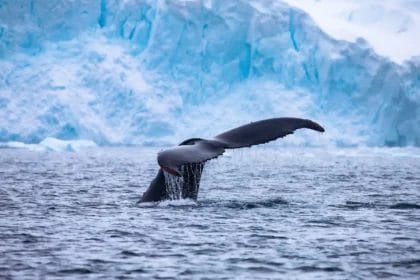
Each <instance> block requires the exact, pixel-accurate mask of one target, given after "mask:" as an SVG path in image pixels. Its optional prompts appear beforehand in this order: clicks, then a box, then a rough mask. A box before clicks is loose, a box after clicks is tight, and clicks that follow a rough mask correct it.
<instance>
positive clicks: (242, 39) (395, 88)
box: [0, 0, 420, 146]
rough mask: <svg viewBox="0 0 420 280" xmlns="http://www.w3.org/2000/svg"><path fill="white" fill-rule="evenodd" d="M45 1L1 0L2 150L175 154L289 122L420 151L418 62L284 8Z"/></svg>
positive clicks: (337, 136) (308, 140)
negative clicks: (144, 147) (17, 146)
mask: <svg viewBox="0 0 420 280" xmlns="http://www.w3.org/2000/svg"><path fill="white" fill-rule="evenodd" d="M18 2H19V3H18ZM45 3H46V2H45V1H25V2H23V1H22V2H20V1H2V2H0V57H1V58H0V69H2V71H1V72H0V141H4V142H6V141H23V142H29V143H37V142H40V141H41V140H43V139H44V138H46V137H56V138H59V139H63V140H73V139H87V140H93V141H94V142H96V143H97V144H161V143H172V144H174V143H176V142H178V141H180V140H182V139H183V138H186V137H191V136H201V137H208V136H212V135H214V134H216V133H218V132H220V131H223V130H224V129H228V128H231V127H233V126H235V125H240V124H243V123H244V122H247V121H251V120H255V119H261V118H265V117H274V116H297V117H308V118H313V119H315V120H318V121H319V122H321V123H322V124H324V125H325V126H326V129H327V132H328V133H326V134H325V135H323V136H322V137H320V136H318V135H314V133H312V134H311V133H308V134H305V133H298V136H294V137H290V138H289V139H287V140H286V141H285V142H286V143H287V144H293V143H298V144H300V145H301V144H315V145H325V144H334V145H359V144H361V145H365V144H367V145H417V146H419V145H420V127H419V120H420V111H419V110H420V109H419V108H420V106H419V105H420V104H419V103H420V78H419V75H420V61H418V60H417V61H416V60H411V61H409V62H407V63H405V64H404V65H398V64H395V63H394V62H392V61H391V60H388V59H387V58H384V57H381V56H379V55H377V54H376V53H375V52H374V51H373V50H372V49H371V48H370V47H369V46H368V45H367V44H366V43H365V42H364V41H363V40H358V41H356V42H355V43H351V42H346V41H339V40H335V39H333V38H331V37H329V36H328V35H326V34H325V33H324V32H323V31H322V30H321V29H320V28H319V27H317V26H316V25H315V23H314V22H313V21H312V20H311V18H310V17H308V16H307V15H306V14H305V13H304V12H303V11H301V10H299V9H295V8H292V7H290V6H288V5H287V4H284V3H282V2H280V1H245V0H244V1H222V0H220V1H217V0H215V1H198V0H197V1H181V0H178V1H169V0H168V1H146V0H139V1H117V0H114V1H113V0H102V1H86V0H74V1H58V0H57V1H48V3H49V4H48V5H46V4H45ZM302 134H304V137H299V135H301V136H302Z"/></svg>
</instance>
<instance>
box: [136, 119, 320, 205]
mask: <svg viewBox="0 0 420 280" xmlns="http://www.w3.org/2000/svg"><path fill="white" fill-rule="evenodd" d="M301 128H307V129H312V130H315V131H319V132H324V131H325V130H324V128H323V127H322V126H320V125H319V124H317V123H316V122H313V121H311V120H307V119H299V118H273V119H266V120H261V121H257V122H252V123H249V124H246V125H243V126H240V127H237V128H234V129H231V130H228V131H226V132H224V133H222V134H219V135H217V136H215V137H214V139H210V140H207V139H201V138H191V139H188V140H185V141H183V142H182V143H181V144H180V145H179V146H177V147H174V148H171V149H167V150H164V151H162V152H160V153H159V154H158V158H157V160H158V164H159V166H160V167H161V170H159V173H158V175H157V176H156V178H155V179H154V180H153V181H152V183H151V185H150V187H149V189H148V190H147V191H146V192H145V194H144V195H143V201H159V200H163V199H167V198H171V195H170V194H169V193H168V191H169V189H170V188H171V186H170V184H168V182H167V181H168V180H165V176H164V173H163V171H166V172H167V173H169V174H171V175H174V176H178V177H181V178H182V179H181V180H180V182H178V183H177V184H178V185H177V186H176V188H177V189H180V193H181V195H178V196H177V197H182V198H191V199H197V194H198V188H199V184H200V179H201V174H202V171H203V168H204V164H205V162H206V161H208V160H211V159H213V158H216V157H218V156H220V155H222V154H223V153H224V152H225V150H226V149H237V148H243V147H251V146H254V145H259V144H264V143H267V142H270V141H273V140H276V139H278V138H281V137H284V136H286V135H289V134H292V133H293V132H294V131H296V130H297V129H301ZM162 170H163V171H162ZM193 170H194V172H193ZM168 188H169V189H168Z"/></svg>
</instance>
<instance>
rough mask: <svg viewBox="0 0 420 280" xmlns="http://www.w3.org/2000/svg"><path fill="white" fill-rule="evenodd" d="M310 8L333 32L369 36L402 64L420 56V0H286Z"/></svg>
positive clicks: (344, 36)
mask: <svg viewBox="0 0 420 280" xmlns="http://www.w3.org/2000/svg"><path fill="white" fill-rule="evenodd" d="M285 2H287V3H288V4H289V5H291V6H295V7H298V8H300V9H302V10H304V11H305V12H307V13H308V14H309V15H310V16H311V17H312V19H313V20H314V21H315V22H316V23H317V24H318V25H319V26H320V27H321V28H322V29H323V30H324V31H325V32H326V33H327V34H329V35H330V36H332V37H334V38H336V39H344V40H347V41H351V42H354V41H356V39H357V38H358V37H362V38H363V39H365V40H366V41H367V42H368V43H369V45H371V46H372V47H373V49H374V50H375V51H376V52H377V53H378V54H380V55H382V56H387V57H389V58H390V59H391V60H393V61H395V62H397V63H399V64H401V63H403V62H404V60H407V59H410V58H411V57H412V56H420V0H285Z"/></svg>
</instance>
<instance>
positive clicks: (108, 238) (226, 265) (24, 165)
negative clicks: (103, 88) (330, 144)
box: [0, 147, 420, 279]
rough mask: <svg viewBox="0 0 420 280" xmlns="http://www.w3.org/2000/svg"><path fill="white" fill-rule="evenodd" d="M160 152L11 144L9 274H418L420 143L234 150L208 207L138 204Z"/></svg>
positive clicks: (3, 270)
mask: <svg viewBox="0 0 420 280" xmlns="http://www.w3.org/2000/svg"><path fill="white" fill-rule="evenodd" d="M158 151H159V149H158V148H141V149H140V148H125V149H120V148H118V149H116V148H115V149H114V148H107V149H93V150H86V151H82V152H78V153H70V152H64V153H57V152H50V153H40V152H31V151H26V150H12V149H0V252H1V254H0V278H2V279H3V278H4V279H37V278H44V277H45V278H48V279H50V278H52V279H54V278H69V279H70V278H71V279H74V278H76V279H96V278H101V279H103V278H110V279H115V278H120V279H139V278H151V277H154V278H161V279H172V278H176V279H182V278H185V279H189V278H195V279H200V278H201V279H206V278H207V279H209V278H211V279H249V278H251V277H252V278H255V279H267V278H284V279H291V278H304V279H313V278H319V279H366V278H386V277H389V278H399V279H416V278H417V277H418V275H420V233H419V228H420V172H419V170H420V151H419V150H418V149H358V150H356V149H343V150H336V149H334V150H328V149H327V150H325V149H290V148H280V147H256V148H253V149H248V150H243V151H235V152H230V153H228V154H227V155H226V156H224V157H221V158H219V159H217V160H215V161H212V162H210V163H209V164H207V165H206V167H205V171H204V174H203V180H202V185H201V187H200V193H199V199H198V202H193V201H188V200H187V201H185V200H183V201H172V202H162V203H146V204H137V201H138V199H139V197H140V195H141V193H142V192H143V191H145V189H146V187H147V186H148V184H149V182H150V181H151V179H152V178H153V177H154V176H155V174H156V172H157V163H156V153H157V152H158ZM417 279H418V278H417Z"/></svg>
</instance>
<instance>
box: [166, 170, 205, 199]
mask: <svg viewBox="0 0 420 280" xmlns="http://www.w3.org/2000/svg"><path fill="white" fill-rule="evenodd" d="M180 169H181V174H182V176H180V177H178V176H174V175H172V174H169V173H167V172H164V176H165V188H166V196H167V197H166V199H168V200H179V199H187V198H189V199H193V200H196V199H197V195H198V189H199V186H200V179H201V174H202V172H203V169H204V163H190V164H186V165H183V166H181V168H180Z"/></svg>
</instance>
